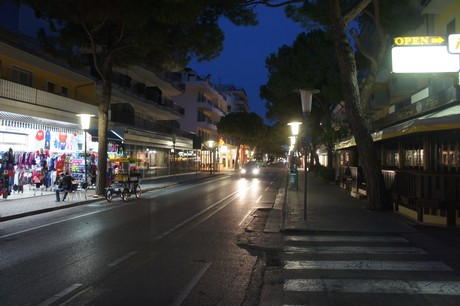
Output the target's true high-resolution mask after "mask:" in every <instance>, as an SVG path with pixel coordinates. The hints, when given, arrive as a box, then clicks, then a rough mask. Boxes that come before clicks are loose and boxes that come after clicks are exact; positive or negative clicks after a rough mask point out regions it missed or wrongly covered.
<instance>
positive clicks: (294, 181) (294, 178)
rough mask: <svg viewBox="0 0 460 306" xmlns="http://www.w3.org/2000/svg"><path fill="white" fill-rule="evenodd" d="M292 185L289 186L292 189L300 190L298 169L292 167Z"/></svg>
mask: <svg viewBox="0 0 460 306" xmlns="http://www.w3.org/2000/svg"><path fill="white" fill-rule="evenodd" d="M289 181H290V184H289V186H290V187H291V188H296V189H297V188H298V187H299V177H298V171H297V167H295V166H294V167H292V168H291V175H290V180H289Z"/></svg>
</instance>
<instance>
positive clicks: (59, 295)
mask: <svg viewBox="0 0 460 306" xmlns="http://www.w3.org/2000/svg"><path fill="white" fill-rule="evenodd" d="M81 286H82V284H73V285H72V286H70V287H68V288H66V289H64V290H62V291H61V292H59V293H57V294H55V295H53V296H52V297H50V298H49V299H47V300H46V301H44V302H43V303H40V304H39V305H38V306H47V305H51V304H53V303H55V302H56V301H57V300H59V299H60V298H62V297H63V296H66V295H67V294H69V293H71V292H72V291H74V290H76V289H78V288H79V287H81Z"/></svg>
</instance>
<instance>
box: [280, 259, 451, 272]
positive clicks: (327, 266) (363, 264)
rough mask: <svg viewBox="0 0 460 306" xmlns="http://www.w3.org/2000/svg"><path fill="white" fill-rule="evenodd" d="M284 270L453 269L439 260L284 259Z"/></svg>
mask: <svg viewBox="0 0 460 306" xmlns="http://www.w3.org/2000/svg"><path fill="white" fill-rule="evenodd" d="M283 268H284V269H286V270H309V269H312V270H313V269H315V270H376V271H384V270H389V271H453V270H452V269H451V268H450V267H449V266H447V265H445V264H444V263H442V262H439V261H373V260H355V261H316V260H298V261H286V262H285V263H284V266H283Z"/></svg>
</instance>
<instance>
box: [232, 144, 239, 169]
mask: <svg viewBox="0 0 460 306" xmlns="http://www.w3.org/2000/svg"><path fill="white" fill-rule="evenodd" d="M236 147H237V149H236V157H235V166H234V167H233V168H234V169H235V170H238V169H239V164H238V160H239V159H240V147H241V144H239V143H237V145H236Z"/></svg>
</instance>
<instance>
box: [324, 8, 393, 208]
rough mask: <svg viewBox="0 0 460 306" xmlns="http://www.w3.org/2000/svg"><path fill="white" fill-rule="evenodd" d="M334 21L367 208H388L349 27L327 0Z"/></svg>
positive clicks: (335, 39)
mask: <svg viewBox="0 0 460 306" xmlns="http://www.w3.org/2000/svg"><path fill="white" fill-rule="evenodd" d="M328 3H329V8H330V16H331V22H332V33H333V39H334V45H335V48H336V51H337V56H338V60H339V67H340V76H341V79H342V86H343V94H344V97H345V111H346V114H347V118H348V120H349V121H350V125H351V126H350V127H351V131H352V133H353V135H354V137H355V141H356V146H357V148H358V152H359V154H360V156H361V160H362V165H361V166H362V170H363V174H364V179H365V182H366V192H367V197H368V208H369V209H373V210H383V209H386V208H387V203H388V202H387V196H386V192H385V183H384V180H383V175H382V171H381V169H380V163H379V160H378V158H377V152H376V150H375V146H374V142H373V140H372V137H371V135H370V133H369V131H368V128H367V126H366V124H365V117H364V114H363V112H362V106H361V102H360V95H359V86H358V80H357V71H356V61H355V58H354V52H353V49H352V48H351V46H350V42H349V40H348V38H347V32H346V31H347V24H346V23H345V22H344V18H343V17H342V14H341V11H340V5H339V1H338V0H328Z"/></svg>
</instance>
